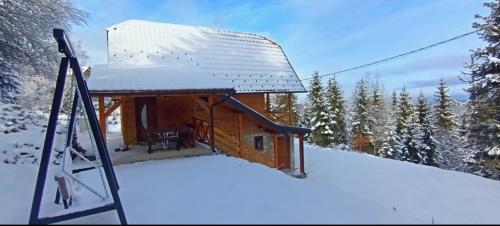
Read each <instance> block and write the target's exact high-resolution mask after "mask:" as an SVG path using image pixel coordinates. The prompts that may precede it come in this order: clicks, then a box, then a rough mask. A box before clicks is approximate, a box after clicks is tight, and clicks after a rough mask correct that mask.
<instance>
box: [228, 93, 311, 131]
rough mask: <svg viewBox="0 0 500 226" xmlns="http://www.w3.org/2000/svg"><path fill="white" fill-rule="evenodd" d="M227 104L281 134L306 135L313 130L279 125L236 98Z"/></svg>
mask: <svg viewBox="0 0 500 226" xmlns="http://www.w3.org/2000/svg"><path fill="white" fill-rule="evenodd" d="M225 102H226V103H227V104H229V105H231V106H233V107H235V108H237V109H239V110H241V111H243V112H245V113H247V114H249V115H251V116H252V117H254V118H255V119H256V120H257V121H259V122H261V123H263V124H264V125H266V126H268V127H270V128H271V129H273V130H276V131H278V132H280V133H283V134H288V133H293V134H306V133H310V132H311V129H308V128H302V127H296V126H285V125H281V124H277V123H275V122H273V121H271V120H270V119H268V118H266V117H264V116H263V115H261V114H260V113H258V112H256V111H255V110H253V109H252V108H250V107H248V106H246V105H245V104H243V103H241V102H240V101H239V100H237V99H235V98H234V97H230V98H228V99H227V100H226V101H225Z"/></svg>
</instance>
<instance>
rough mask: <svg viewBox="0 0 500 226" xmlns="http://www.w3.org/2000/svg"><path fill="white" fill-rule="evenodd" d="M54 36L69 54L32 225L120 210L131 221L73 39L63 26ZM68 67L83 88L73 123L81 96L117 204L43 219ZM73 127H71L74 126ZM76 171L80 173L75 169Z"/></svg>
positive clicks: (60, 81) (59, 86)
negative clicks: (46, 181)
mask: <svg viewBox="0 0 500 226" xmlns="http://www.w3.org/2000/svg"><path fill="white" fill-rule="evenodd" d="M53 35H54V38H55V39H56V41H57V44H58V49H59V52H61V53H63V54H64V55H65V56H64V57H62V58H61V64H60V67H59V75H58V77H57V83H56V89H55V92H54V99H53V101H52V108H51V112H50V117H49V123H48V127H47V133H46V134H45V143H44V146H43V150H42V157H41V161H40V168H39V171H38V177H37V181H36V187H35V194H34V196H33V203H32V206H31V213H30V219H29V224H51V223H56V222H60V221H65V220H69V219H74V218H79V217H83V216H88V215H93V214H97V213H101V212H105V211H110V210H116V211H117V212H118V217H119V219H120V223H122V224H127V220H126V218H125V213H124V211H123V207H122V204H121V201H120V197H119V195H118V189H119V187H118V181H117V180H116V176H115V173H114V170H113V166H112V164H111V160H110V157H109V153H108V150H107V148H106V145H105V144H104V140H103V137H102V135H101V131H100V129H99V123H98V121H97V116H96V115H95V110H94V106H93V105H92V99H91V98H90V94H89V92H88V89H87V84H86V82H85V80H84V79H83V76H82V71H81V68H80V65H79V63H78V59H77V58H76V55H75V53H74V51H73V48H72V46H71V42H70V40H69V38H68V37H67V36H66V34H65V32H64V30H62V29H54V30H53ZM68 68H71V69H72V70H73V72H74V76H75V79H76V84H77V89H78V90H79V93H80V96H78V95H77V94H78V92H76V94H75V97H74V99H73V106H72V112H71V116H70V121H69V123H70V126H71V125H73V123H74V121H75V115H76V110H75V109H76V104H78V101H79V98H81V100H82V102H83V105H84V107H85V111H86V112H85V114H87V118H88V120H89V124H90V127H91V130H92V134H93V137H94V139H95V144H96V146H97V151H98V153H99V155H100V156H101V160H102V167H103V170H104V173H105V176H106V179H107V182H108V186H109V189H110V191H111V195H112V197H113V203H110V204H106V205H103V206H100V207H96V208H92V209H86V210H79V211H76V212H71V213H68V214H65V215H60V216H54V217H44V218H40V217H39V213H40V206H41V201H42V195H43V190H44V187H45V180H46V177H47V170H48V166H49V164H50V156H51V153H52V146H53V142H54V135H55V131H56V126H57V119H58V115H59V110H60V108H61V102H62V98H63V92H64V84H65V81H66V76H67V71H68ZM70 128H71V127H70ZM72 132H73V131H72V130H69V132H68V133H69V134H68V136H67V137H68V138H67V139H71V133H72ZM90 169H93V167H90V168H86V169H79V170H73V173H78V172H81V171H83V170H90ZM75 171H76V172H75Z"/></svg>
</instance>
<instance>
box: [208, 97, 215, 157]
mask: <svg viewBox="0 0 500 226" xmlns="http://www.w3.org/2000/svg"><path fill="white" fill-rule="evenodd" d="M213 104H214V96H213V95H209V96H208V108H209V111H208V118H209V120H208V128H207V129H209V130H210V135H209V136H210V137H209V138H208V140H209V141H210V148H211V149H212V151H214V148H215V132H214V121H215V119H214V117H213V114H214V113H213V108H212V105H213Z"/></svg>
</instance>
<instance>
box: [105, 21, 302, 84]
mask: <svg viewBox="0 0 500 226" xmlns="http://www.w3.org/2000/svg"><path fill="white" fill-rule="evenodd" d="M107 32H108V63H109V64H120V65H125V64H132V65H169V66H180V67H182V68H187V69H188V70H192V69H194V68H196V69H197V70H200V71H202V72H203V74H204V76H207V77H210V78H215V79H222V80H225V81H227V82H228V83H229V84H232V86H233V87H234V89H235V90H236V91H237V92H239V93H252V92H304V91H305V89H304V87H303V85H302V83H301V82H300V79H299V78H298V76H297V74H296V73H295V71H294V70H293V68H292V66H291V65H290V63H289V61H288V59H287V57H286V56H285V54H284V52H283V50H282V49H281V47H280V46H279V45H278V44H277V43H275V42H274V41H272V40H269V39H267V38H265V37H263V36H260V35H256V34H250V33H241V32H232V31H226V30H220V29H211V28H204V27H193V26H185V25H175V24H167V23H158V22H149V21H140V20H129V21H125V22H123V23H120V24H117V25H114V26H111V27H109V28H108V29H107ZM166 76H168V75H166ZM187 79H189V78H187Z"/></svg>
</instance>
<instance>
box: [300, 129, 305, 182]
mask: <svg viewBox="0 0 500 226" xmlns="http://www.w3.org/2000/svg"><path fill="white" fill-rule="evenodd" d="M299 159H300V173H302V175H305V174H306V172H305V171H304V134H299Z"/></svg>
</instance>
